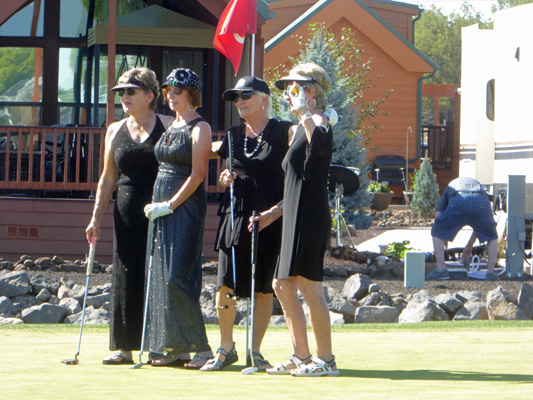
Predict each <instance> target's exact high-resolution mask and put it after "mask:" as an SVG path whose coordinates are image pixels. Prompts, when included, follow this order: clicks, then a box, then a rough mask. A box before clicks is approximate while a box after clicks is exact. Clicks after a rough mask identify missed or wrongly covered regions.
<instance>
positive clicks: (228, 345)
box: [215, 286, 237, 361]
mask: <svg viewBox="0 0 533 400" xmlns="http://www.w3.org/2000/svg"><path fill="white" fill-rule="evenodd" d="M227 294H230V295H231V294H233V290H232V289H230V288H229V287H227V286H222V287H221V288H220V289H219V290H218V291H217V294H216V304H217V315H218V324H219V327H220V347H222V348H223V349H224V350H226V351H230V350H231V349H232V347H233V324H234V323H235V316H236V315H237V309H236V308H235V307H234V306H235V301H234V300H231V299H228V298H227V296H226V295H227ZM215 358H217V359H218V360H219V361H224V359H225V358H226V356H224V355H222V354H220V353H217V354H216V355H215Z"/></svg>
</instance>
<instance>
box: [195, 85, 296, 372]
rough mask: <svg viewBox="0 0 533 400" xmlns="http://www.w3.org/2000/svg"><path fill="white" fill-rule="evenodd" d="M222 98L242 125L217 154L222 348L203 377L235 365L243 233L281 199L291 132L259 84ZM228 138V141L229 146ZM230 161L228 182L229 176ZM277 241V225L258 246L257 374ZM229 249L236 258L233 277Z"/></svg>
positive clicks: (246, 283)
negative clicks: (220, 165)
mask: <svg viewBox="0 0 533 400" xmlns="http://www.w3.org/2000/svg"><path fill="white" fill-rule="evenodd" d="M222 98H223V99H224V100H225V101H232V102H233V103H234V104H235V107H236V108H237V110H238V112H239V115H240V116H241V118H242V119H243V120H244V122H243V123H242V124H240V125H238V126H234V127H232V128H231V129H230V130H229V131H228V134H227V135H226V138H225V139H224V141H223V142H222V144H221V146H220V148H219V149H218V152H217V155H218V156H219V157H221V158H222V159H223V160H224V163H225V167H226V169H225V170H224V171H223V172H222V173H221V174H220V178H219V183H220V185H222V186H223V187H226V188H227V189H226V191H225V193H224V196H223V198H222V200H221V203H220V208H219V215H220V224H219V228H218V235H217V239H216V245H215V246H216V250H218V254H219V258H218V260H219V262H218V276H217V294H216V306H217V314H218V319H219V325H220V335H221V342H220V348H219V349H218V350H217V354H216V356H215V357H214V358H213V359H211V360H209V361H208V362H207V363H206V365H205V366H204V367H203V368H202V369H201V370H202V371H218V370H221V369H223V368H225V367H226V366H228V365H231V364H233V363H235V362H236V361H237V360H238V356H237V351H236V350H235V343H234V341H233V324H234V321H235V316H236V308H235V303H236V302H235V300H234V298H235V297H234V296H237V297H250V296H251V234H250V232H248V220H249V218H250V217H251V215H252V212H253V211H258V210H264V209H266V208H270V207H272V206H273V205H275V204H276V203H278V202H279V201H280V200H281V199H282V197H283V170H282V169H281V162H282V160H283V157H284V156H285V153H286V152H287V149H288V143H289V134H290V132H289V131H290V128H291V126H293V124H292V123H291V122H279V121H277V120H275V119H271V118H270V113H271V110H272V100H271V97H270V89H269V88H268V85H267V84H266V83H265V82H264V81H263V80H261V79H259V78H256V77H253V76H246V77H243V78H241V79H240V80H239V81H238V82H237V84H236V85H235V87H234V88H233V89H230V90H226V91H225V92H224V93H223V95H222ZM229 137H231V140H228V139H229ZM230 154H231V155H232V157H230ZM231 161H233V165H232V170H233V173H234V174H233V176H232V175H231V173H230V162H231ZM231 184H233V185H234V199H232V198H231V195H230V190H229V187H230V185H231ZM232 201H233V205H234V224H233V229H232V220H231V218H232V216H231V202H232ZM280 239H281V221H279V222H278V223H275V224H273V225H271V226H270V227H269V228H268V229H265V230H264V231H262V232H261V233H260V234H259V238H258V241H257V242H258V243H257V244H258V256H257V266H256V274H255V277H256V279H255V285H254V287H255V290H254V303H255V305H254V318H253V326H252V358H253V364H254V366H256V367H257V368H258V370H260V371H264V370H266V369H267V368H269V367H270V363H269V362H268V361H266V360H265V359H264V357H263V355H262V354H261V353H260V347H261V342H262V340H263V338H264V336H265V332H266V329H267V327H268V324H269V322H270V317H271V315H272V299H273V289H272V278H273V275H274V270H275V268H276V263H277V258H278V254H279V248H280ZM232 247H233V248H234V252H235V260H234V261H235V269H236V274H235V275H236V276H235V277H234V276H233V264H232ZM234 279H235V280H236V284H235V285H234ZM247 350H248V349H247Z"/></svg>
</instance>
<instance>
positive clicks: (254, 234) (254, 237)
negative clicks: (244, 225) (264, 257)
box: [252, 211, 259, 264]
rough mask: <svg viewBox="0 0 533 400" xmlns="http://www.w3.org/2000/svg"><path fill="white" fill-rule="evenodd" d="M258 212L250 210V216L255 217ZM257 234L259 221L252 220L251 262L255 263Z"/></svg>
mask: <svg viewBox="0 0 533 400" xmlns="http://www.w3.org/2000/svg"><path fill="white" fill-rule="evenodd" d="M258 215H259V214H258V213H257V211H254V212H252V217H253V218H255V217H257V216H258ZM258 235H259V221H254V222H253V224H252V264H257V237H258Z"/></svg>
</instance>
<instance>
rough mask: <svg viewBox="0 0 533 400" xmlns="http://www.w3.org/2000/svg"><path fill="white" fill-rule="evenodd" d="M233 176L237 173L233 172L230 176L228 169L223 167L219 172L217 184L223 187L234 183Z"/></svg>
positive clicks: (235, 176)
mask: <svg viewBox="0 0 533 400" xmlns="http://www.w3.org/2000/svg"><path fill="white" fill-rule="evenodd" d="M235 178H237V174H236V173H235V172H234V173H233V176H231V173H230V172H229V169H225V170H224V171H222V172H221V173H220V176H219V178H218V184H219V185H220V186H222V187H225V188H227V187H230V186H231V185H232V184H233V183H235Z"/></svg>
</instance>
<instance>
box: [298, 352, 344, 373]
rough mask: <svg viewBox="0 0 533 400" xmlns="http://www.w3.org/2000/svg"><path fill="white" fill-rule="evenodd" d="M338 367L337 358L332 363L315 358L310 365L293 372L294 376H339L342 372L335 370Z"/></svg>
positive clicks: (302, 366)
mask: <svg viewBox="0 0 533 400" xmlns="http://www.w3.org/2000/svg"><path fill="white" fill-rule="evenodd" d="M335 365H337V363H336V362H335V356H333V358H332V359H331V361H324V360H322V359H321V358H318V357H315V358H313V361H312V362H311V363H309V364H305V365H301V366H299V367H298V368H295V369H293V370H292V371H291V375H292V376H303V377H311V376H339V375H340V374H341V372H340V371H339V370H338V369H335V370H334V369H333V367H334V366H335Z"/></svg>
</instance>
